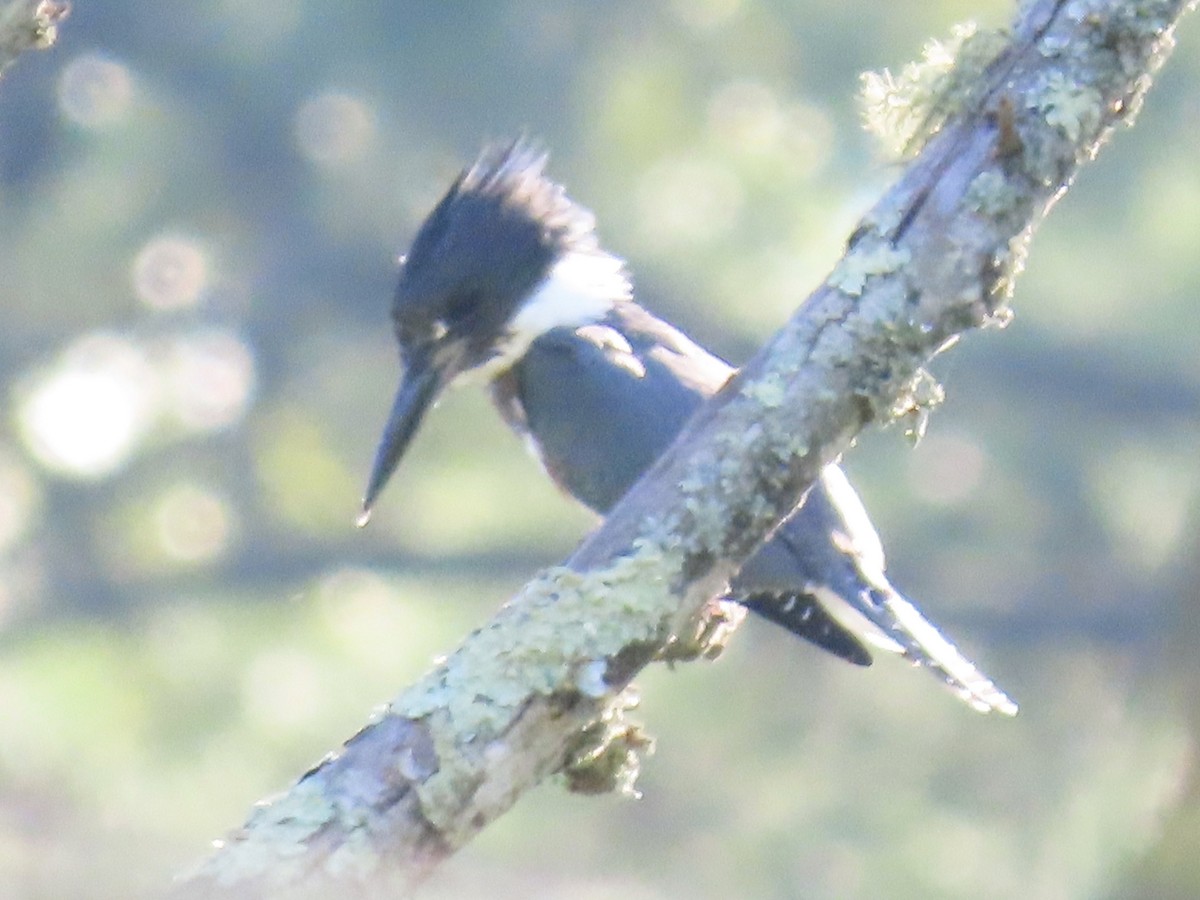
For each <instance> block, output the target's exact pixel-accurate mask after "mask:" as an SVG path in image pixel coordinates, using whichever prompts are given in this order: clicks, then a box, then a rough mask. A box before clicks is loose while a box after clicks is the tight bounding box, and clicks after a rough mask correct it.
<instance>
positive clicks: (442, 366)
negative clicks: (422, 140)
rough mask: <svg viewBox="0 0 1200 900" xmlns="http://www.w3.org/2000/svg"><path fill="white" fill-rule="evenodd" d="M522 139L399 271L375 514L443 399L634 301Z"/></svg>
mask: <svg viewBox="0 0 1200 900" xmlns="http://www.w3.org/2000/svg"><path fill="white" fill-rule="evenodd" d="M545 161H546V158H545V156H544V155H543V154H540V153H537V152H535V151H533V150H531V149H530V148H529V147H527V146H525V145H523V144H521V143H519V142H517V143H512V144H508V145H506V146H504V147H500V148H490V149H488V150H485V151H484V153H483V155H482V156H480V158H479V159H478V160H477V161H476V162H475V164H474V165H472V166H471V167H470V168H469V169H467V170H465V171H464V172H463V173H462V174H461V175H459V177H458V178H457V179H456V180H455V182H454V184H453V185H451V187H450V190H449V191H448V192H447V193H446V195H445V196H444V197H443V198H442V199H441V201H440V202H439V203H438V204H437V206H435V207H434V208H433V211H432V212H430V213H429V215H428V217H426V219H425V221H424V222H423V223H422V224H421V227H420V228H419V229H418V231H417V234H416V237H415V238H414V239H413V242H412V246H411V247H410V248H409V252H408V254H407V255H406V256H405V257H404V258H403V260H402V261H401V264H400V280H399V283H398V284H397V286H396V296H395V299H394V300H393V303H392V322H393V324H394V326H395V331H396V339H397V341H398V342H399V344H400V357H401V361H402V363H403V366H404V374H403V377H402V379H401V382H400V389H399V391H398V392H397V394H396V399H395V401H394V403H393V405H392V411H391V415H390V416H389V417H388V422H387V425H386V427H385V429H384V434H383V439H382V440H381V442H380V445H379V449H378V450H377V451H376V456H375V465H374V467H373V469H372V472H371V479H370V482H369V484H368V486H367V492H366V495H365V497H364V499H363V515H362V517H361V518H360V523H361V524H365V523H366V520H367V518H368V516H369V514H370V511H371V507H372V506H373V504H374V502H375V500H376V499H377V497H378V496H379V493H380V491H382V490H383V487H384V485H385V484H386V483H387V481H388V479H389V478H390V477H391V475H392V473H393V472H394V471H395V469H396V466H397V465H398V464H399V462H400V458H401V456H403V455H404V451H405V450H406V449H407V448H408V444H409V442H410V441H411V440H412V437H413V435H414V434H416V431H417V428H418V426H419V425H420V423H421V418H422V417H423V415H424V414H425V411H426V410H427V409H429V407H430V406H431V405H432V404H433V402H434V400H435V399H436V398H437V396H438V394H439V393H440V392H441V391H442V390H443V389H444V388H445V387H446V386H448V385H449V384H451V383H452V382H453V381H454V380H455V379H457V378H459V376H462V375H464V374H467V373H477V374H479V375H481V376H483V377H485V378H492V377H495V376H497V375H499V374H501V373H502V372H504V371H505V370H506V369H508V368H509V367H510V366H512V365H513V364H514V363H515V362H517V360H519V359H520V357H521V356H522V354H524V352H525V351H526V350H527V349H528V348H529V345H530V344H531V343H532V342H533V341H534V340H535V339H536V338H537V337H538V336H539V335H540V334H542V333H544V332H546V331H548V330H550V329H551V328H556V327H559V326H575V325H582V324H585V323H587V322H592V321H596V320H598V319H600V318H603V316H604V315H605V313H606V312H607V311H608V310H609V309H610V308H611V307H612V306H613V305H614V304H616V303H619V302H621V301H623V300H627V299H628V298H629V296H630V286H629V280H628V278H627V276H626V274H625V269H624V266H623V264H622V263H621V261H620V260H619V259H617V258H616V257H614V256H611V255H609V254H608V253H605V252H604V251H603V250H602V249H601V248H600V245H599V243H598V241H597V239H596V235H595V231H594V225H595V221H594V218H593V216H592V214H591V213H590V212H589V211H588V210H586V209H584V208H583V207H581V206H579V205H577V204H575V203H574V202H572V201H571V200H570V198H568V197H567V195H566V192H565V191H564V190H563V188H562V187H561V186H560V185H558V184H556V183H554V182H553V181H551V180H550V179H549V178H547V177H546V176H545V175H544V174H543V169H544V166H545Z"/></svg>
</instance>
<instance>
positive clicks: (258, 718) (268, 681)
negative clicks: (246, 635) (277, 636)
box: [242, 647, 327, 730]
mask: <svg viewBox="0 0 1200 900" xmlns="http://www.w3.org/2000/svg"><path fill="white" fill-rule="evenodd" d="M326 700H327V693H326V691H325V688H324V685H323V682H322V679H321V675H320V672H319V670H318V667H317V665H316V662H315V661H314V660H313V658H312V657H311V656H309V655H307V654H305V653H303V652H302V651H300V650H297V649H293V648H290V647H279V648H275V649H272V650H267V651H265V652H263V653H261V654H259V656H258V657H257V658H256V659H255V660H254V662H253V663H252V664H251V665H250V667H249V669H247V671H246V676H245V679H244V680H243V682H242V702H243V706H244V709H245V713H246V717H247V718H248V719H249V720H250V721H251V722H253V723H254V724H255V725H256V726H259V727H262V728H266V729H271V730H273V729H285V730H293V729H296V728H300V727H302V726H304V725H305V724H306V723H308V722H309V721H310V720H311V719H314V718H317V717H319V716H320V714H321V712H322V710H323V709H324V707H325V705H326Z"/></svg>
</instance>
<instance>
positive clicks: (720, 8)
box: [671, 0, 742, 32]
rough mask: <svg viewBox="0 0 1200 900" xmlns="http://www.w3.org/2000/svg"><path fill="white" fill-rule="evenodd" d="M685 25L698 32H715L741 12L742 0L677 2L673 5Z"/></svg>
mask: <svg viewBox="0 0 1200 900" xmlns="http://www.w3.org/2000/svg"><path fill="white" fill-rule="evenodd" d="M671 8H672V9H673V10H674V12H675V15H676V16H677V17H678V18H679V21H681V22H682V23H683V24H684V25H687V26H689V27H691V28H694V29H695V30H696V31H700V32H705V31H715V30H716V29H717V28H720V27H722V26H723V25H727V24H728V23H729V22H730V21H731V20H732V19H733V18H734V16H736V15H737V14H738V12H740V11H741V8H742V0H675V2H674V3H672V4H671Z"/></svg>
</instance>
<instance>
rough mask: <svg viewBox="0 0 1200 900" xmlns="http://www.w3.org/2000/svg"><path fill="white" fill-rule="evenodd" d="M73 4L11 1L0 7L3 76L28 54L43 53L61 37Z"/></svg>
mask: <svg viewBox="0 0 1200 900" xmlns="http://www.w3.org/2000/svg"><path fill="white" fill-rule="evenodd" d="M70 11H71V4H70V3H66V2H61V0H59V2H56V0H9V2H8V3H6V4H4V5H3V6H0V74H3V72H4V70H5V69H7V68H8V67H9V66H10V65H12V63H13V62H14V61H15V60H16V58H17V57H18V56H20V55H21V54H22V53H24V52H25V51H26V50H44V49H46V48H47V47H50V46H52V45H53V44H54V41H55V39H56V38H57V37H58V23H59V22H61V21H62V20H63V19H65V18H66V17H67V13H69V12H70Z"/></svg>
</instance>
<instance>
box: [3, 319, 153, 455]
mask: <svg viewBox="0 0 1200 900" xmlns="http://www.w3.org/2000/svg"><path fill="white" fill-rule="evenodd" d="M23 393H24V397H23V398H22V399H21V400H19V402H18V409H17V419H18V428H19V430H20V434H21V437H22V439H23V440H24V442H25V444H26V446H28V448H29V450H30V452H31V453H32V454H33V455H34V457H35V458H36V459H37V460H38V462H40V463H41V464H42V465H44V466H45V467H46V468H48V469H52V470H54V471H57V472H61V473H64V474H69V475H74V476H76V477H80V478H99V477H102V476H104V475H108V474H109V473H111V472H113V471H115V470H116V469H118V468H120V466H121V465H123V464H124V463H125V462H126V460H127V459H128V458H129V456H130V454H132V453H133V451H134V450H135V449H136V448H137V446H138V444H139V443H140V441H141V440H142V438H143V437H144V436H145V435H146V432H147V431H148V429H149V427H150V425H151V424H152V422H153V419H154V413H155V410H156V399H157V397H156V392H155V378H154V370H153V368H152V367H151V366H150V364H149V362H148V361H147V359H146V357H145V354H144V353H143V352H142V350H141V348H139V347H137V346H136V345H134V344H132V343H131V342H129V341H127V340H124V339H122V338H119V337H116V336H114V335H92V336H89V337H86V338H83V339H82V340H80V341H78V342H77V343H75V344H74V345H72V346H71V347H69V348H68V349H67V350H66V351H65V352H64V353H63V355H62V357H61V358H60V359H59V361H58V363H57V364H56V365H54V366H53V367H51V368H50V369H49V370H48V371H47V372H45V373H43V374H42V375H41V376H40V377H38V378H37V379H36V380H35V381H34V382H33V383H32V384H31V385H30V386H29V387H28V388H27V389H26V390H25V391H24V392H23Z"/></svg>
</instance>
